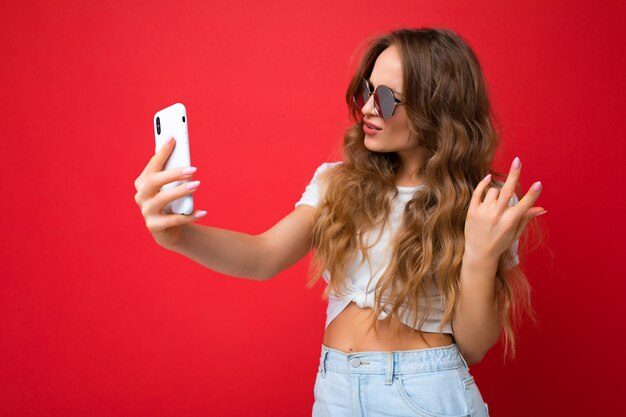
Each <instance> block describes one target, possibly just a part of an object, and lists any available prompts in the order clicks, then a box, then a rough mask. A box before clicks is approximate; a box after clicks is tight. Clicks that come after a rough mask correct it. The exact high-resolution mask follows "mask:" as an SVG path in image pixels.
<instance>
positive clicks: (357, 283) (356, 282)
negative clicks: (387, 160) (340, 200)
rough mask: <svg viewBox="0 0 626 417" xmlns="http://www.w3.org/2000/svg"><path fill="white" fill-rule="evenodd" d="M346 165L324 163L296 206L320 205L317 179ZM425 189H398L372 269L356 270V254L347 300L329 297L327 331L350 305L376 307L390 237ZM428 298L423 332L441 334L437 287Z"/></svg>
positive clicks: (375, 234) (369, 239)
mask: <svg viewBox="0 0 626 417" xmlns="http://www.w3.org/2000/svg"><path fill="white" fill-rule="evenodd" d="M341 163H343V162H342V161H338V162H324V163H322V164H321V165H320V166H319V167H318V168H317V170H316V171H315V174H314V175H313V178H312V179H311V181H310V183H309V185H307V187H306V189H305V190H304V193H302V197H301V198H300V200H299V201H298V202H297V203H296V205H295V207H298V206H299V205H301V204H307V205H310V206H313V207H315V206H317V204H318V203H319V201H320V200H321V198H322V195H320V190H319V188H318V176H319V174H320V173H321V172H323V171H325V170H326V169H328V168H330V167H333V166H335V165H338V164H341ZM419 187H423V185H418V186H415V187H396V188H397V189H398V195H397V196H396V198H394V199H393V200H392V205H391V213H390V218H389V225H390V228H387V227H386V228H385V229H384V230H383V232H382V236H380V239H379V240H378V242H377V243H376V244H375V245H374V246H373V247H372V248H370V249H369V250H368V257H369V259H370V265H368V262H364V263H363V265H361V266H360V267H359V268H358V269H357V268H356V267H357V266H358V265H359V263H360V262H361V260H362V259H363V256H362V254H361V252H360V251H356V255H355V258H354V260H353V262H351V264H350V265H349V269H346V275H347V278H348V279H349V282H348V286H347V288H348V293H347V294H346V295H345V296H344V297H341V298H340V297H337V296H336V294H335V293H334V291H333V292H331V293H330V295H329V299H328V308H327V310H326V313H327V316H326V317H327V318H326V327H328V325H329V324H330V322H331V321H332V320H333V319H334V318H335V317H337V316H338V315H339V313H341V312H342V311H343V309H344V308H346V307H347V306H348V304H350V302H352V301H354V302H355V303H356V304H357V305H358V306H359V307H361V308H365V307H370V308H373V307H374V288H375V287H376V283H377V282H378V280H379V279H380V277H381V276H382V274H383V273H384V271H385V268H386V266H387V264H388V262H389V259H390V256H391V250H392V247H391V244H390V240H391V236H393V234H394V233H395V232H396V231H397V228H398V227H399V225H400V224H401V223H402V213H403V211H404V206H405V205H406V203H407V202H408V201H409V200H410V199H411V197H412V196H413V193H415V191H416V190H417V189H418V188H419ZM516 202H517V197H515V196H513V197H512V198H511V201H510V202H509V206H510V205H513V204H515V203H516ZM379 234H380V229H376V230H373V231H371V233H370V232H366V233H365V234H364V237H365V243H366V244H367V245H368V246H369V245H371V244H372V243H374V242H375V241H376V239H378V238H379ZM518 244H519V242H518V241H517V240H516V241H515V242H514V244H513V246H512V247H511V249H510V250H511V251H512V252H513V253H514V255H515V259H514V261H513V264H511V265H508V266H507V268H512V267H513V266H515V265H517V264H518V263H519V258H518V257H517V248H518ZM322 276H323V277H324V280H325V281H326V282H327V283H329V282H330V275H329V272H328V270H325V271H324V272H323V273H322ZM428 298H429V300H430V315H429V317H428V318H427V319H426V320H425V321H424V324H423V325H422V330H423V331H426V332H438V326H439V323H440V321H441V320H442V319H443V313H444V306H443V303H442V300H441V297H440V296H439V294H438V292H437V289H436V288H435V287H433V288H431V291H430V292H429V294H428ZM418 306H419V314H423V313H424V312H425V309H426V301H425V299H424V298H423V297H422V298H421V299H420V300H419V301H418ZM387 308H389V307H387ZM406 310H408V313H405V314H408V317H406V318H403V320H402V321H403V323H404V324H406V325H407V326H409V327H412V320H413V313H412V311H411V309H410V308H407V309H406ZM387 314H388V311H382V312H381V313H380V315H379V316H378V319H379V320H382V319H384V318H386V317H387ZM421 318H422V317H421V316H420V317H419V318H418V320H417V323H418V326H419V321H420V320H421ZM442 331H443V332H444V333H450V334H452V333H453V331H452V325H451V323H450V322H447V323H446V324H445V325H444V327H443V330H442Z"/></svg>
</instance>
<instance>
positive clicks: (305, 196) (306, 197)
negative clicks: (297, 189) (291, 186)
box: [295, 161, 341, 208]
mask: <svg viewBox="0 0 626 417" xmlns="http://www.w3.org/2000/svg"><path fill="white" fill-rule="evenodd" d="M338 164H341V161H338V162H324V163H323V164H321V165H320V166H318V167H317V169H316V170H315V173H314V174H313V178H312V179H311V181H310V182H309V185H307V186H306V189H305V190H304V192H303V193H302V197H300V200H298V202H297V203H296V205H295V207H296V208H297V207H298V206H299V205H301V204H307V205H309V206H312V207H316V206H317V205H318V204H319V202H320V200H321V197H322V196H321V195H320V190H319V187H318V178H319V175H320V174H321V173H322V172H324V171H326V170H327V169H328V168H331V167H333V166H335V165H338Z"/></svg>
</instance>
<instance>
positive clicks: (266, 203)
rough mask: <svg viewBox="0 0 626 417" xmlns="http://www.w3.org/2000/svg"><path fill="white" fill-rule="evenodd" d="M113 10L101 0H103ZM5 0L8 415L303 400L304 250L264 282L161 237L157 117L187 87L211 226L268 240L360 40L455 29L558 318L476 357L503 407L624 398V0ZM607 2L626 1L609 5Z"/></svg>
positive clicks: (315, 329) (1, 107)
mask: <svg viewBox="0 0 626 417" xmlns="http://www.w3.org/2000/svg"><path fill="white" fill-rule="evenodd" d="M105 3H106V2H105ZM393 3H394V4H393V7H392V8H389V9H388V8H387V7H385V8H384V10H383V7H382V5H381V4H380V2H374V1H365V2H363V1H360V2H356V1H345V2H337V1H334V2H325V1H321V2H320V1H316V2H312V3H311V4H296V3H294V2H290V1H280V2H279V1H272V2H266V3H261V2H241V1H228V2H225V3H223V4H222V3H219V4H218V2H202V1H196V2H163V1H144V2H124V3H123V4H122V3H120V4H119V5H112V4H108V5H107V4H102V2H96V1H83V2H55V4H52V3H51V2H34V1H30V2H8V1H4V2H2V4H1V6H0V23H1V30H0V53H1V58H0V91H2V100H0V115H1V116H0V132H2V135H3V138H2V150H1V151H0V167H1V174H2V178H3V190H2V204H0V213H1V215H0V227H1V230H2V232H3V238H2V239H1V240H0V267H1V270H0V274H1V278H0V415H3V416H4V415H6V416H41V415H47V416H61V415H63V416H85V415H89V416H113V415H115V416H139V415H150V416H182V415H185V416H199V415H219V416H244V415H255V416H306V415H310V411H311V407H312V404H313V383H314V380H315V374H316V372H317V366H318V363H319V362H318V360H319V351H320V345H321V342H322V337H323V330H324V319H325V309H326V304H325V303H323V302H322V301H321V299H320V296H321V292H322V289H323V288H322V285H321V283H322V282H321V281H320V282H318V285H317V286H316V287H315V288H314V289H312V290H306V288H305V283H306V276H305V274H306V267H307V265H308V262H309V260H310V257H308V256H307V257H306V258H305V259H304V260H302V261H301V262H299V263H298V264H297V265H294V266H293V267H292V268H290V269H288V270H286V271H284V272H282V273H281V274H280V275H278V276H277V277H275V278H274V279H273V280H271V281H268V282H255V281H252V280H246V279H240V278H233V277H230V276H226V275H222V274H218V273H215V272H213V271H211V270H208V269H206V268H204V267H202V266H200V265H199V264H196V263H194V262H193V261H191V260H189V259H187V258H184V257H182V256H180V255H178V254H175V253H173V252H168V251H166V250H164V249H162V248H160V247H159V246H157V245H156V244H155V243H154V242H153V240H152V238H151V236H150V234H149V233H148V231H147V229H146V228H145V225H144V222H143V218H142V217H141V214H140V211H139V208H138V207H137V206H136V204H135V202H134V200H133V196H134V193H135V189H134V186H133V181H134V179H135V178H136V176H137V175H138V174H139V173H140V172H141V170H142V169H143V167H144V166H145V164H146V163H147V162H148V160H149V158H150V157H151V155H152V153H153V150H154V142H153V141H154V139H153V130H152V126H151V123H152V116H153V114H154V112H155V111H157V110H159V109H161V108H163V107H165V106H167V105H170V104H172V103H175V102H177V101H181V102H183V103H185V104H186V106H187V109H188V117H189V126H190V127H189V133H190V143H191V151H192V164H193V165H195V166H197V167H198V168H199V171H198V173H197V174H196V175H195V177H194V178H195V179H199V180H201V181H202V185H201V186H200V189H199V191H198V192H197V193H196V194H195V197H194V198H195V202H196V208H198V209H204V210H207V211H208V212H209V214H208V215H207V217H205V218H204V219H202V220H199V221H198V222H199V223H200V224H204V225H211V226H215V227H221V228H227V229H231V230H237V231H241V232H246V233H260V232H262V231H264V230H266V229H267V228H269V227H270V226H271V225H273V224H274V223H275V222H277V221H278V220H279V219H280V218H282V217H283V216H285V215H286V214H287V213H289V212H290V211H291V210H292V209H293V204H294V203H295V202H296V201H297V200H298V199H299V198H300V195H301V193H302V191H303V190H304V187H305V186H306V184H307V183H308V181H309V179H310V177H311V175H312V174H313V171H314V169H315V167H317V165H318V164H319V163H321V162H323V161H325V160H335V159H333V158H335V157H336V155H337V154H336V153H335V152H334V150H335V149H336V148H337V147H339V144H340V142H341V137H342V132H343V129H344V127H345V126H347V111H346V109H345V106H344V103H343V96H344V93H345V88H346V86H347V81H348V79H349V77H350V71H352V69H353V68H354V65H353V62H351V61H350V59H351V55H352V53H353V51H354V50H355V48H356V47H357V45H358V44H359V43H360V42H361V41H362V40H363V39H365V37H367V36H370V35H372V34H375V33H379V32H383V31H387V30H390V29H393V28H396V27H400V26H415V27H417V26H442V27H448V28H451V29H453V30H455V31H457V32H458V33H460V34H461V35H462V36H464V37H465V38H466V39H468V40H469V42H470V45H471V46H472V47H473V48H474V49H475V51H476V52H477V53H478V55H479V58H480V59H481V62H482V65H483V69H484V71H485V73H486V77H487V81H488V83H489V88H490V91H491V97H492V100H493V105H494V107H495V110H496V112H497V114H498V115H499V117H500V120H501V122H502V125H503V129H504V144H503V147H502V149H501V150H500V154H499V159H498V164H497V166H496V168H498V169H500V170H502V171H504V172H507V171H508V166H509V164H510V161H511V160H512V159H513V158H514V157H515V156H516V155H519V156H520V158H521V160H522V162H523V164H524V168H523V172H522V179H521V183H522V187H523V189H524V190H528V188H529V186H530V185H531V184H532V183H533V182H534V181H536V180H541V181H542V182H543V185H544V190H543V192H542V195H541V197H540V199H539V202H538V204H540V205H541V206H543V207H545V208H546V209H547V210H548V214H547V215H545V216H543V218H542V219H544V222H545V223H546V225H547V227H548V229H549V233H550V235H549V239H548V242H547V243H548V246H549V249H550V250H546V249H545V248H544V249H542V250H539V251H535V252H533V253H531V254H529V255H528V256H527V258H526V260H527V264H526V265H525V266H526V270H527V272H528V274H529V276H530V279H531V281H532V284H533V287H534V302H535V307H536V309H537V311H538V313H539V318H540V321H541V325H540V327H539V328H534V327H531V326H529V325H528V324H526V325H525V326H524V327H523V328H522V330H521V332H520V333H519V334H518V342H519V345H518V349H519V354H518V357H517V359H516V361H514V362H508V363H506V364H503V363H502V360H501V355H502V346H501V345H497V346H496V347H495V348H494V349H493V350H492V351H490V352H489V354H488V355H487V357H486V358H485V360H484V361H483V362H482V363H480V364H477V365H474V366H472V369H471V371H472V373H473V374H474V376H475V377H476V380H477V382H478V384H479V387H480V389H481V391H482V393H483V396H484V398H485V400H486V401H487V402H488V403H489V406H490V410H491V413H492V415H496V416H498V415H506V416H510V417H513V416H528V415H570V416H583V415H594V416H600V415H615V414H616V413H618V412H621V411H622V407H621V405H620V402H619V401H616V399H618V398H621V396H622V395H623V394H622V387H623V378H622V377H623V375H624V356H623V353H624V352H625V349H624V340H623V338H622V337H621V334H620V333H621V329H622V328H623V323H624V318H625V314H624V308H623V307H624V303H623V293H624V289H625V288H624V284H623V281H622V279H621V278H623V272H622V268H620V267H619V266H618V265H619V262H618V261H619V259H623V253H624V243H623V237H624V230H625V229H624V217H623V210H624V197H623V194H624V193H623V184H624V179H625V178H624V177H625V176H624V157H625V156H626V152H625V148H626V146H625V141H624V139H625V135H624V128H623V123H622V122H623V118H624V109H625V107H624V99H623V97H624V93H625V92H626V91H625V90H626V89H625V81H624V77H623V74H624V71H625V70H626V68H625V65H624V64H625V58H624V50H625V46H626V45H625V42H624V36H623V31H622V30H621V29H620V28H621V24H622V23H623V20H624V17H625V16H624V8H623V6H618V2H583V1H552V2H543V1H542V2H540V1H535V0H533V1H528V0H524V1H508V2H499V3H495V2H487V1H475V2H471V3H470V2H465V1H461V2H451V1H440V0H438V1H428V2H426V1H419V2H417V1H415V0H410V1H394V2H393ZM611 3H612V4H611Z"/></svg>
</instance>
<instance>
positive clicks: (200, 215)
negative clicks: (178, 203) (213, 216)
mask: <svg viewBox="0 0 626 417" xmlns="http://www.w3.org/2000/svg"><path fill="white" fill-rule="evenodd" d="M204 216H206V211H204V210H200V211H197V212H196V214H194V215H193V217H195V218H196V219H199V218H200V217H204Z"/></svg>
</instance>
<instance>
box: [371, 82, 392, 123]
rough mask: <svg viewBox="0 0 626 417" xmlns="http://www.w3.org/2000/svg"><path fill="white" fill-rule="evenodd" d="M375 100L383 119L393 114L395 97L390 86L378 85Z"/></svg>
mask: <svg viewBox="0 0 626 417" xmlns="http://www.w3.org/2000/svg"><path fill="white" fill-rule="evenodd" d="M375 100H376V104H377V105H378V109H379V112H380V114H381V116H382V117H383V119H389V118H390V117H391V116H392V115H393V110H394V108H395V100H394V99H393V93H392V92H391V89H390V88H389V87H385V86H384V85H381V86H380V87H378V91H377V94H376V96H375Z"/></svg>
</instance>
